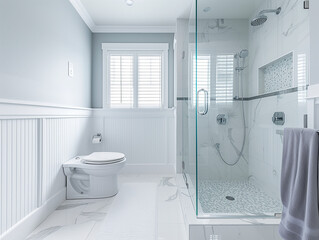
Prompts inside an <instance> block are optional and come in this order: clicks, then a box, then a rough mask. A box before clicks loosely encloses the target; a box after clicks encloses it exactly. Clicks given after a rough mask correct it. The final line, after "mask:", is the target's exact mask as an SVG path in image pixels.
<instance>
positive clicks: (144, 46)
mask: <svg viewBox="0 0 319 240" xmlns="http://www.w3.org/2000/svg"><path fill="white" fill-rule="evenodd" d="M168 50H169V44H168V43H102V51H103V109H115V110H121V109H122V110H128V109H130V110H147V109H151V110H162V109H168ZM116 53H118V54H119V53H123V54H128V55H129V54H133V64H134V70H133V72H134V79H133V107H131V108H127V107H123V108H121V107H111V105H110V79H109V73H110V71H109V58H110V55H111V54H116ZM143 53H145V55H147V54H150V55H152V54H159V53H160V54H162V84H161V88H162V89H161V91H162V92H161V95H162V96H161V100H162V102H161V106H160V107H149V108H147V107H138V96H137V92H138V54H141V55H142V54H143Z"/></svg>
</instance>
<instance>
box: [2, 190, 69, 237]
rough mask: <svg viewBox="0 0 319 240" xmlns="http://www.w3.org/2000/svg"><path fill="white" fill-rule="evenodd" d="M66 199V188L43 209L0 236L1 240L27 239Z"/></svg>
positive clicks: (37, 210)
mask: <svg viewBox="0 0 319 240" xmlns="http://www.w3.org/2000/svg"><path fill="white" fill-rule="evenodd" d="M65 198H66V188H63V189H61V190H60V191H59V192H58V193H57V194H55V195H54V196H53V197H51V198H50V199H49V200H47V201H46V202H45V203H44V204H43V205H42V206H41V207H39V208H37V209H36V210H34V211H33V212H32V213H30V214H29V215H28V216H26V217H25V218H23V219H22V220H21V221H19V222H18V223H17V224H15V225H14V226H13V227H12V228H10V229H9V230H8V231H7V232H5V233H4V234H3V235H1V236H0V240H21V239H25V238H26V237H27V236H28V235H29V234H30V233H31V232H32V231H33V230H34V229H35V228H36V227H37V226H38V225H39V224H40V223H42V222H43V221H44V220H45V219H46V218H47V217H48V216H49V215H50V214H51V213H52V212H53V211H54V210H55V209H56V208H57V207H58V206H60V205H61V203H62V202H63V201H64V200H65Z"/></svg>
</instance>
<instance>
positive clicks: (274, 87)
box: [258, 52, 294, 94]
mask: <svg viewBox="0 0 319 240" xmlns="http://www.w3.org/2000/svg"><path fill="white" fill-rule="evenodd" d="M258 73H259V76H258V78H259V94H265V93H271V92H276V91H280V90H284V89H289V88H292V87H293V75H294V74H293V73H294V70H293V53H292V52H291V53H288V54H286V55H284V56H282V57H280V58H278V59H276V60H274V61H272V62H270V63H268V64H266V65H264V66H262V67H260V68H259V71H258Z"/></svg>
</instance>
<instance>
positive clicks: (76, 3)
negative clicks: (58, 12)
mask: <svg viewBox="0 0 319 240" xmlns="http://www.w3.org/2000/svg"><path fill="white" fill-rule="evenodd" d="M69 1H70V3H71V4H72V5H73V7H74V8H75V10H76V11H77V12H78V14H79V15H80V17H81V18H82V19H83V21H84V22H85V23H86V25H87V26H88V27H89V29H90V30H91V31H92V32H93V33H175V30H176V27H175V26H103V25H96V24H95V23H94V21H93V19H92V17H91V16H90V14H89V13H88V11H87V10H86V9H85V7H84V6H83V4H82V2H81V0H69Z"/></svg>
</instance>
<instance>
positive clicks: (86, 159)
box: [81, 152, 125, 165]
mask: <svg viewBox="0 0 319 240" xmlns="http://www.w3.org/2000/svg"><path fill="white" fill-rule="evenodd" d="M124 159H125V155H124V154H123V153H118V152H94V153H92V154H90V155H87V156H82V157H81V162H82V163H84V164H91V165H105V164H112V163H117V162H121V161H123V160H124Z"/></svg>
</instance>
